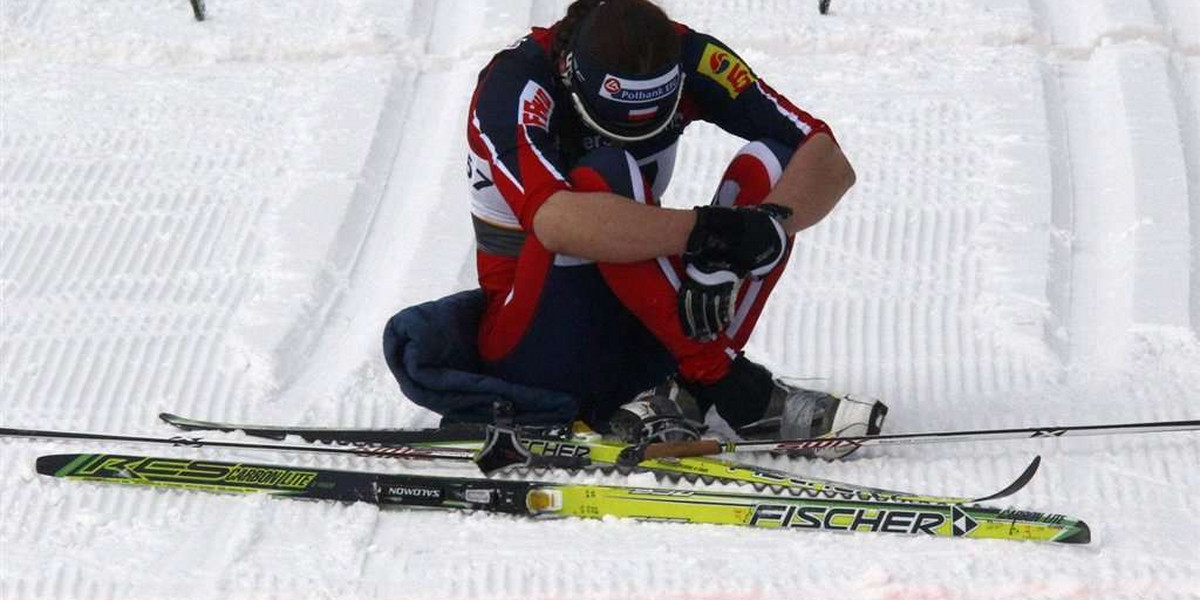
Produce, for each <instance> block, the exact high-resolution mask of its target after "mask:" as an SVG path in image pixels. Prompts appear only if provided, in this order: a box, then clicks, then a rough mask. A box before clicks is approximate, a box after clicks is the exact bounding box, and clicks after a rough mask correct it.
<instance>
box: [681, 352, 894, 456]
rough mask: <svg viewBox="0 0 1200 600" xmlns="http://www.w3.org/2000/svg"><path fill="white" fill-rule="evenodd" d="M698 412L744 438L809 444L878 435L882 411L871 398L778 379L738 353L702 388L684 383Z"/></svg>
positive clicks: (835, 451) (842, 452) (831, 451)
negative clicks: (713, 414) (712, 414)
mask: <svg viewBox="0 0 1200 600" xmlns="http://www.w3.org/2000/svg"><path fill="white" fill-rule="evenodd" d="M685 389H686V390H687V391H688V392H690V393H691V395H692V396H694V397H695V399H696V403H697V405H698V406H699V407H701V409H703V408H704V407H706V406H716V408H717V412H718V413H719V414H720V415H721V416H722V417H723V418H724V419H725V420H726V421H727V422H728V423H729V425H730V426H731V427H733V429H734V431H735V432H736V433H737V434H738V435H739V436H741V437H742V438H744V439H810V438H819V437H847V436H865V435H879V433H880V431H882V429H883V420H884V418H885V417H886V416H887V406H886V405H884V404H883V403H882V402H880V401H878V400H874V399H860V398H856V397H852V396H836V395H834V394H830V393H827V392H820V391H816V390H809V389H805V388H802V387H798V386H795V385H791V384H789V383H786V382H784V381H783V380H781V379H777V378H775V377H773V376H772V375H771V372H770V371H768V370H767V369H766V368H765V367H763V366H762V365H759V364H757V363H754V362H752V361H750V360H749V359H747V358H746V357H745V356H744V355H741V354H739V355H738V357H737V358H736V359H734V361H733V365H732V367H731V368H730V371H729V374H728V375H726V376H725V377H724V378H722V379H721V380H719V381H717V382H715V383H712V384H708V385H704V384H685ZM854 449H855V448H854V447H850V448H825V449H815V450H797V451H795V452H792V453H789V454H790V455H791V456H805V457H810V458H811V457H817V458H824V459H827V460H835V459H838V458H842V457H844V456H846V455H847V454H850V453H851V452H853V451H854Z"/></svg>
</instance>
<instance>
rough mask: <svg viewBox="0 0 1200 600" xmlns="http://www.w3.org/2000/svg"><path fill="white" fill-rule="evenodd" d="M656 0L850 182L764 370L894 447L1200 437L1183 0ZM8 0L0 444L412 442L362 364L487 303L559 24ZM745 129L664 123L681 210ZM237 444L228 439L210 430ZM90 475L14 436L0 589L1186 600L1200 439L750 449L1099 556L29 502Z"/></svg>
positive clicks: (458, 10) (347, 10)
mask: <svg viewBox="0 0 1200 600" xmlns="http://www.w3.org/2000/svg"><path fill="white" fill-rule="evenodd" d="M816 4H817V2H816V0H811V1H809V0H804V1H799V0H713V1H705V2H695V1H684V0H670V1H664V2H663V5H664V6H665V8H666V9H667V10H668V11H669V12H670V13H671V14H672V16H674V17H675V18H677V19H679V20H681V21H684V22H687V23H689V24H691V25H692V26H693V27H695V28H697V29H700V30H704V31H708V32H711V33H713V34H715V35H717V36H718V37H721V38H723V39H724V40H726V41H727V42H728V43H730V44H731V45H733V47H734V48H736V49H738V50H739V51H740V52H741V53H742V54H743V56H744V57H745V58H746V59H747V60H748V62H749V63H750V64H751V65H752V66H753V67H754V68H755V69H756V71H757V72H758V73H759V74H760V75H762V76H763V77H764V78H766V79H767V80H768V81H770V82H771V83H772V85H773V86H774V87H776V88H778V89H779V90H781V91H783V92H785V93H786V94H788V95H789V96H790V97H791V98H792V99H793V100H795V101H796V102H797V103H798V104H800V105H801V106H804V107H806V108H808V109H809V110H811V111H812V112H814V113H815V114H817V115H820V116H822V117H823V118H825V119H827V120H828V121H829V122H830V123H831V124H832V125H833V127H834V129H835V131H836V132H837V135H838V138H839V140H840V141H841V144H842V146H843V148H844V149H845V151H846V153H847V154H848V155H849V156H850V158H851V160H852V161H853V163H854V165H855V166H856V168H857V170H858V174H859V183H858V185H857V187H856V188H855V189H854V190H853V191H852V193H851V194H850V195H849V196H848V197H847V198H846V199H845V200H844V201H843V202H842V204H841V205H840V206H839V207H838V209H837V210H836V211H835V213H834V214H833V215H832V216H830V217H829V218H828V219H826V220H825V222H823V223H822V224H821V225H819V226H818V227H815V228H813V229H812V230H810V231H807V232H805V233H803V234H802V235H801V236H800V237H799V242H798V243H799V251H798V252H796V255H795V257H794V258H793V260H792V264H791V266H790V267H789V271H788V274H787V275H786V277H785V279H784V281H783V282H782V283H781V284H780V286H779V288H778V290H777V292H776V294H775V296H774V298H773V300H772V303H771V305H770V306H769V308H768V311H767V313H766V314H765V316H764V318H763V320H762V322H761V323H760V326H759V330H758V331H757V332H756V334H755V336H756V337H755V338H754V339H753V340H752V344H751V346H752V348H751V351H752V356H753V357H755V358H757V359H758V360H760V361H762V362H765V363H767V364H768V365H770V366H772V367H773V368H774V369H775V370H777V371H778V372H780V373H785V374H789V375H793V376H798V377H805V378H809V381H808V384H809V385H810V386H812V387H819V388H823V389H831V390H839V391H852V392H858V393H863V394H874V395H877V396H880V397H882V398H885V399H886V400H887V401H888V403H889V404H890V405H891V408H892V413H891V418H890V422H889V424H888V425H889V427H890V429H891V430H892V431H896V432H901V431H905V432H907V431H927V430H938V429H949V428H985V427H1017V426H1035V425H1067V424H1091V423H1104V422H1131V421H1142V420H1172V419H1187V418H1197V417H1198V416H1200V347H1198V344H1197V337H1196V330H1197V326H1198V324H1200V266H1198V265H1200V3H1197V2H1196V1H1195V0H834V2H833V11H832V14H830V15H829V16H826V17H822V16H820V15H818V14H817V10H816ZM208 5H209V6H208V8H209V13H210V19H209V20H208V21H207V22H204V23H197V22H194V21H193V20H192V17H191V14H190V9H189V8H188V6H187V3H186V2H185V1H184V0H171V1H170V2H167V1H155V2H147V1H142V0H104V1H85V0H4V2H3V3H2V4H0V85H2V93H3V97H2V106H0V116H2V119H3V120H2V130H0V186H2V190H0V193H2V197H3V209H2V210H3V212H2V214H0V216H2V227H0V244H2V246H0V295H2V299H3V329H2V334H3V335H2V338H0V376H2V378H3V380H2V383H0V409H2V414H0V424H2V425H4V426H9V427H38V428H47V429H77V430H92V431H107V432H121V433H129V434H150V435H169V434H170V433H171V432H169V431H167V430H166V429H165V427H164V426H163V425H161V424H159V423H158V422H157V421H156V418H155V415H156V414H157V413H158V412H159V411H164V410H169V411H173V412H178V413H181V414H186V415H190V416H196V417H202V418H212V419H230V420H242V421H266V422H276V423H284V424H305V425H347V426H351V425H352V426H359V427H366V426H389V427H397V426H429V425H432V424H434V423H435V418H434V416H433V415H432V414H430V413H428V412H425V411H422V410H419V409H417V408H415V407H414V406H413V405H412V404H410V403H408V402H407V401H405V400H404V399H403V398H402V396H401V395H400V393H399V391H398V390H397V389H396V388H395V386H394V383H393V382H392V380H391V377H390V376H389V375H388V373H387V371H386V367H385V366H384V364H383V361H382V360H381V357H380V353H379V343H378V336H379V332H380V330H381V328H382V325H383V323H384V321H385V319H386V318H387V317H388V316H389V315H391V314H392V313H393V312H395V311H396V310H398V309H400V308H401V307H404V306H407V305H410V304H413V303H416V302H420V301H425V300H430V299H433V298H437V297H440V296H442V295H445V294H447V293H450V292H452V291H456V290H460V289H465V288H467V287H470V286H472V285H473V283H474V279H475V274H474V266H473V240H472V235H471V230H470V225H469V219H468V217H467V211H468V208H467V206H468V201H467V191H466V185H464V184H465V181H464V169H463V164H464V163H463V161H464V156H465V152H466V148H465V144H464V135H463V131H464V126H465V110H466V106H467V102H468V99H469V96H470V92H471V89H472V86H473V83H474V77H475V74H476V73H477V71H478V70H479V69H480V68H481V67H482V66H483V65H484V64H485V62H486V61H487V59H488V58H489V57H490V55H491V54H492V53H493V52H494V51H496V50H497V49H499V48H500V47H502V46H504V45H506V44H508V43H509V42H511V41H512V40H514V39H516V38H517V37H519V36H520V35H522V33H523V32H524V31H525V30H526V29H527V28H528V27H529V26H530V25H533V24H547V23H550V22H552V21H554V20H555V19H556V18H558V16H560V15H561V14H562V12H563V10H564V8H565V6H566V1H565V0H437V1H434V0H303V1H295V0H255V1H253V2H236V1H233V0H210V1H209V2H208ZM739 144H740V142H739V141H738V140H735V139H731V138H730V137H729V136H727V135H726V134H724V133H722V132H720V131H719V130H716V129H715V128H711V127H707V126H697V127H695V128H694V130H692V131H689V133H688V135H687V136H686V137H685V138H684V144H683V147H682V150H681V154H680V157H679V166H678V169H677V172H676V177H675V182H674V184H673V186H672V188H671V190H670V191H669V192H668V197H667V198H666V202H667V203H668V204H671V205H676V206H683V205H690V204H696V203H702V202H704V201H706V200H707V199H708V198H709V196H710V195H711V193H712V189H713V186H714V185H715V182H716V181H717V179H718V176H719V174H720V172H721V170H722V169H723V167H724V165H725V161H727V160H728V158H729V156H730V154H731V152H732V151H733V150H734V149H736V148H737V147H738V146H739ZM229 437H232V436H229ZM78 451H116V452H138V453H152V454H159V455H173V456H192V457H207V458H219V459H240V460H256V461H264V460H278V461H281V462H287V463H290V464H303V465H314V466H325V467H333V468H345V469H366V468H375V469H400V468H405V469H409V470H412V471H419V472H429V473H437V472H447V473H461V472H462V471H456V470H452V469H449V468H445V467H436V468H435V467H431V466H428V465H418V464H412V465H397V464H395V463H380V462H378V461H372V460H368V459H349V458H327V457H305V456H287V457H278V458H276V457H272V456H264V455H262V454H254V453H249V452H235V451H215V450H188V449H173V448H146V447H136V446H121V445H116V444H99V443H82V442H78V443H68V442H58V443H51V442H45V441H42V442H34V441H29V440H15V439H5V440H0V511H2V515H3V522H2V524H0V578H2V583H0V596H2V597H3V598H5V599H9V598H12V599H35V598H80V599H82V598H121V599H130V600H133V599H144V598H369V599H387V598H414V599H417V598H420V599H426V598H428V599H433V598H438V599H442V598H520V599H552V598H554V599H557V598H585V599H601V598H660V599H668V598H678V599H684V598H689V599H690V598H739V599H747V600H749V599H756V598H834V599H842V598H846V599H893V598H894V599H901V598H922V599H939V600H941V599H958V598H970V599H976V598H978V599H983V598H988V599H993V598H1000V599H1022V600H1024V599H1031V598H1105V599H1108V598H1154V599H1167V598H1200V553H1198V552H1197V550H1196V545H1195V544H1196V540H1197V539H1198V538H1200V516H1198V514H1200V502H1198V501H1197V496H1198V495H1200V468H1197V465H1198V464H1200V435H1197V434H1161V435H1145V436H1125V437H1110V438H1075V439H1056V440H1044V441H1022V442H1007V443H994V444H954V445H938V446H920V447H911V448H907V449H905V448H888V449H879V450H872V451H864V452H862V453H861V454H860V455H858V456H856V457H855V459H854V460H850V461H846V462H843V463H838V464H827V463H820V462H805V461H784V460H778V461H771V460H766V461H765V462H766V463H767V464H771V465H772V466H776V467H785V468H789V469H793V470H795V471H799V472H803V473H807V474H811V475H815V476H823V477H829V478H834V479H839V480H844V481H853V482H860V483H865V484H874V485H879V486H885V487H893V488H901V489H912V490H916V491H923V492H930V493H955V494H958V493H983V492H986V491H992V490H993V489H995V488H997V487H998V486H1000V485H1003V484H1004V483H1006V482H1007V481H1008V479H1009V478H1011V477H1012V476H1014V475H1015V474H1016V473H1017V472H1018V471H1019V470H1020V469H1021V468H1022V467H1023V466H1024V465H1025V463H1026V462H1027V461H1028V460H1029V459H1030V458H1031V457H1032V456H1033V455H1034V454H1041V455H1042V456H1043V457H1044V459H1045V464H1044V466H1043V468H1042V472H1041V473H1040V474H1039V475H1038V477H1037V478H1036V479H1035V480H1034V481H1033V483H1032V484H1031V485H1030V486H1029V487H1028V488H1027V489H1026V490H1025V491H1023V492H1021V493H1020V494H1018V495H1017V496H1015V497H1013V498H1011V499H1009V500H1006V501H1001V502H1002V503H1007V502H1011V504H1012V505H1014V506H1020V507H1025V508H1030V509H1036V510H1045V511H1051V512H1062V513H1067V514H1071V515H1075V516H1079V517H1081V518H1083V519H1085V520H1086V521H1088V522H1089V523H1090V524H1091V525H1092V527H1093V531H1094V540H1093V543H1092V544H1091V545H1089V546H1084V547H1065V546H1054V545H1038V544H1032V543H1015V542H1003V541H966V540H943V539H929V538H915V537H902V536H890V537H889V536H882V535H880V536H872V535H847V534H840V535H839V534H834V533H808V532H784V531H755V530H744V529H737V528H727V527H717V526H684V525H667V524H649V523H636V522H618V521H612V522H597V521H577V520H566V521H557V522H530V521H525V520H520V519H516V518H508V517H500V516H487V515H462V514H440V513H428V512H385V513H381V512H379V511H377V510H376V509H375V508H373V507H371V506H368V505H354V506H341V505H336V504H321V503H305V502H289V501H284V500H275V499H265V498H264V499H254V498H242V497H226V496H214V495H205V494H200V493H185V492H176V491H151V490H146V489H136V488H125V487H122V486H103V485H99V484H82V483H74V482H67V481H62V480H54V479H50V478H46V477H41V476H38V475H36V474H35V473H34V470H33V464H34V459H35V457H37V456H38V455H42V454H51V453H61V452H78Z"/></svg>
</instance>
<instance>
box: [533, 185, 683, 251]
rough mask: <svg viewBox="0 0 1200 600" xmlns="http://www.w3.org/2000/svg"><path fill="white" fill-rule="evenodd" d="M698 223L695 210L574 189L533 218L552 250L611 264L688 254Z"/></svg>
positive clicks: (551, 200) (561, 193)
mask: <svg viewBox="0 0 1200 600" xmlns="http://www.w3.org/2000/svg"><path fill="white" fill-rule="evenodd" d="M695 224H696V216H695V214H694V212H693V211H691V210H679V209H671V208H659V207H656V206H646V205H644V204H638V203H637V202H633V201H631V200H630V199H629V198H625V197H622V196H618V195H616V194H610V193H607V192H574V191H571V190H560V191H557V192H555V193H554V194H552V195H551V196H550V197H549V198H548V199H547V200H546V202H545V203H544V204H542V206H541V207H540V208H538V211H537V213H536V214H535V215H534V217H533V231H534V235H536V236H537V239H538V241H540V242H541V243H542V245H543V246H545V247H546V249H547V250H549V251H551V252H554V253H556V254H568V255H571V256H576V257H579V258H586V259H588V260H594V261H599V262H611V263H623V262H635V261H640V260H650V259H652V258H657V257H659V256H668V255H679V254H683V251H684V250H685V249H686V248H687V239H688V234H690V233H691V231H692V227H693V226H694V225H695Z"/></svg>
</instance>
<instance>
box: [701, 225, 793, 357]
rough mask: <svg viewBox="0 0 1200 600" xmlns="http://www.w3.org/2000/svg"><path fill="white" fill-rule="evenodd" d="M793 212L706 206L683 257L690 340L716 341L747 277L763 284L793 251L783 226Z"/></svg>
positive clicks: (728, 318)
mask: <svg viewBox="0 0 1200 600" xmlns="http://www.w3.org/2000/svg"><path fill="white" fill-rule="evenodd" d="M791 215H792V211H791V209H789V208H786V207H783V206H779V205H778V204H762V205H759V206H752V207H744V208H728V207H724V206H701V207H698V208H696V226H695V227H694V228H692V233H691V235H690V236H688V245H687V251H686V252H684V254H683V264H684V265H685V267H686V275H687V276H686V278H685V279H684V281H683V283H682V285H681V286H680V288H679V295H678V306H679V320H680V322H681V323H682V324H683V332H684V334H686V335H687V336H688V337H690V338H693V339H699V340H706V341H707V340H712V339H715V338H716V337H717V336H718V335H720V334H721V332H723V331H725V328H726V327H728V326H729V323H730V322H731V321H732V320H733V301H734V298H735V296H736V294H737V289H738V286H739V285H740V283H741V280H742V279H743V278H745V277H751V278H759V277H763V276H765V275H766V274H767V273H769V272H771V270H772V269H774V268H775V266H776V265H777V264H779V261H780V260H781V259H782V258H783V254H784V252H786V251H787V234H786V233H785V232H784V229H783V221H784V220H785V219H787V218H788V217H790V216H791Z"/></svg>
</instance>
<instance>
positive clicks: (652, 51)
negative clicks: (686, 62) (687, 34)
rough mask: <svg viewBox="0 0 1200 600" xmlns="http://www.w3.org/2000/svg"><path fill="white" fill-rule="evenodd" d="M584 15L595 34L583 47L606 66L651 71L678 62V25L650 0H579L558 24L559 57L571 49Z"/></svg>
mask: <svg viewBox="0 0 1200 600" xmlns="http://www.w3.org/2000/svg"><path fill="white" fill-rule="evenodd" d="M585 20H590V23H589V28H590V29H589V31H590V35H589V36H588V38H589V39H588V40H586V41H587V45H588V47H587V48H580V50H581V51H583V52H587V53H588V55H589V56H591V57H592V59H593V60H595V61H597V62H598V63H600V64H602V65H603V66H605V67H607V68H610V69H613V70H615V71H619V72H622V73H626V74H629V75H648V74H650V73H655V72H657V71H660V70H662V68H663V67H665V66H666V65H669V64H671V63H676V62H679V53H680V50H679V34H678V33H677V32H676V31H675V25H674V24H673V23H672V22H671V19H670V18H668V17H667V13H665V12H663V10H662V9H661V8H659V7H658V6H656V5H654V3H652V2H649V0H575V1H574V2H572V3H571V6H569V7H567V14H566V16H565V17H563V19H562V20H561V21H559V22H558V25H557V26H556V28H555V35H554V43H553V45H552V46H551V56H553V57H555V60H558V59H559V57H561V56H562V55H563V54H564V53H565V52H567V51H568V50H569V49H570V48H571V42H572V40H573V39H574V37H575V34H576V32H578V31H579V27H580V26H581V25H582V24H583V23H584V21H585Z"/></svg>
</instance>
